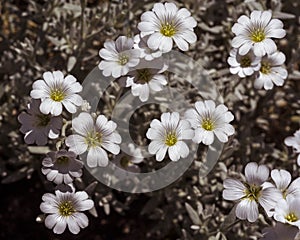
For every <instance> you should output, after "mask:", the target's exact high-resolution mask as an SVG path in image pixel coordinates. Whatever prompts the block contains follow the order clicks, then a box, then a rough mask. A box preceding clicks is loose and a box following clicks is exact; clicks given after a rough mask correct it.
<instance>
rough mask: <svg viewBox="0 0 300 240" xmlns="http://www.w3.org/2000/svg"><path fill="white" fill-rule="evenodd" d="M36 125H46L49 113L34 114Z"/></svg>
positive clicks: (48, 120)
mask: <svg viewBox="0 0 300 240" xmlns="http://www.w3.org/2000/svg"><path fill="white" fill-rule="evenodd" d="M36 117H37V119H36V126H38V127H46V126H48V124H49V123H50V121H51V117H50V114H48V115H44V114H38V115H36Z"/></svg>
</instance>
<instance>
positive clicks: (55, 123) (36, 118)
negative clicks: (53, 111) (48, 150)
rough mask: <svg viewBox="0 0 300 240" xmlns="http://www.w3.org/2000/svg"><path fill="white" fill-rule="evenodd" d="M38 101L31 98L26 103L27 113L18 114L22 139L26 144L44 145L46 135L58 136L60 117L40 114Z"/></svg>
mask: <svg viewBox="0 0 300 240" xmlns="http://www.w3.org/2000/svg"><path fill="white" fill-rule="evenodd" d="M40 103H41V101H40V100H34V99H33V100H32V101H31V103H30V104H28V109H27V113H25V112H22V113H21V114H20V115H19V116H18V120H19V122H20V123H21V124H22V127H21V128H20V131H21V132H22V133H24V134H25V136H24V140H25V142H26V143H27V144H33V143H36V144H37V145H46V144H47V142H48V137H49V138H50V139H55V138H58V136H59V133H60V129H61V127H62V117H60V116H57V117H54V116H51V115H50V114H47V115H45V114H42V113H41V112H40V109H39V107H40Z"/></svg>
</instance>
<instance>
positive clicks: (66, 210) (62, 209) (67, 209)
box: [58, 201, 76, 217]
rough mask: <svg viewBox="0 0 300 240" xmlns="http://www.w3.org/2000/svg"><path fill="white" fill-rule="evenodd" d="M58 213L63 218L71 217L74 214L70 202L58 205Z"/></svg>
mask: <svg viewBox="0 0 300 240" xmlns="http://www.w3.org/2000/svg"><path fill="white" fill-rule="evenodd" d="M58 211H59V213H60V215H61V216H63V217H68V216H71V215H72V214H73V213H74V212H76V210H75V209H74V207H73V205H72V203H71V201H65V202H62V203H61V204H59V206H58Z"/></svg>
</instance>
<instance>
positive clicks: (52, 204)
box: [18, 71, 94, 234]
mask: <svg viewBox="0 0 300 240" xmlns="http://www.w3.org/2000/svg"><path fill="white" fill-rule="evenodd" d="M32 88H33V89H32V91H31V93H30V96H31V97H32V100H31V103H30V104H28V109H27V112H22V113H21V114H20V115H19V116H18V120H19V122H20V123H21V124H22V126H21V128H20V131H21V132H22V133H24V134H25V137H24V140H25V142H26V143H27V144H34V143H36V144H37V145H46V144H47V143H48V140H49V139H58V138H59V137H60V135H62V134H61V129H62V127H63V120H64V119H63V107H64V108H65V109H66V110H67V112H69V113H72V114H74V113H76V112H77V110H78V109H79V107H81V105H82V104H83V103H84V101H83V99H82V97H81V96H80V95H79V93H80V92H81V91H82V86H81V84H80V83H79V82H77V80H76V78H75V77H74V76H72V75H68V76H66V77H64V75H63V73H62V72H61V71H54V72H45V73H44V74H43V79H41V80H37V81H35V82H34V83H33V85H32ZM65 122H66V121H65ZM61 137H64V136H61ZM57 143H62V140H59V141H57ZM59 145H60V146H61V145H62V144H59ZM59 145H57V146H59ZM82 168H83V162H82V161H81V160H79V159H78V158H77V153H75V151H72V149H69V150H66V149H64V147H62V148H60V149H57V151H50V152H48V153H47V154H46V156H45V158H44V159H43V161H42V169H41V171H42V173H43V174H44V175H45V176H46V178H47V180H48V181H50V182H53V183H55V184H56V185H57V186H56V187H55V189H56V191H55V195H54V194H52V193H46V194H44V195H43V197H42V200H43V203H42V204H41V205H40V209H41V211H42V212H44V213H45V214H47V216H46V218H45V225H46V227H47V228H50V229H52V228H53V232H54V233H57V234H61V233H63V232H64V231H65V229H66V226H68V229H69V230H70V232H72V233H73V234H77V233H79V231H80V228H85V227H87V226H88V218H87V216H86V215H85V214H83V213H81V212H82V211H85V210H90V209H91V208H92V207H93V206H94V202H93V201H92V200H90V199H88V195H87V193H86V192H84V191H80V192H76V190H75V187H74V185H73V181H74V179H75V178H79V177H81V176H82Z"/></svg>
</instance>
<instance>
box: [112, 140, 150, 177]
mask: <svg viewBox="0 0 300 240" xmlns="http://www.w3.org/2000/svg"><path fill="white" fill-rule="evenodd" d="M128 150H129V153H128V154H125V153H121V154H119V155H117V156H116V158H115V159H114V160H112V163H114V164H115V165H116V168H115V171H114V176H117V177H118V180H123V179H125V178H126V176H127V172H134V173H139V172H140V168H139V166H138V165H137V164H139V163H141V162H142V161H143V160H144V157H143V155H142V152H141V149H139V148H135V147H134V145H133V144H132V143H130V144H128Z"/></svg>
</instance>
